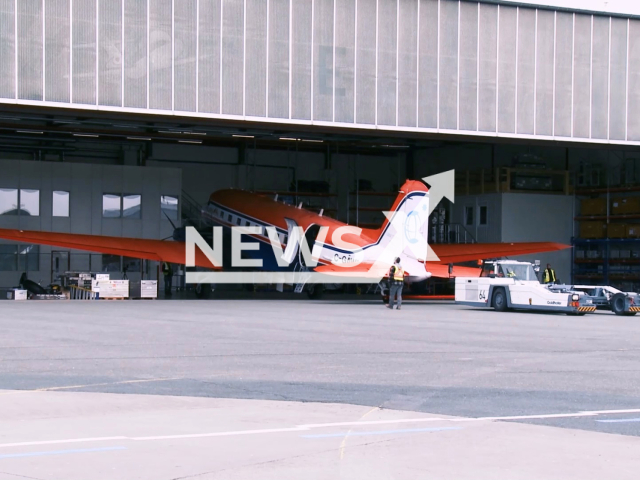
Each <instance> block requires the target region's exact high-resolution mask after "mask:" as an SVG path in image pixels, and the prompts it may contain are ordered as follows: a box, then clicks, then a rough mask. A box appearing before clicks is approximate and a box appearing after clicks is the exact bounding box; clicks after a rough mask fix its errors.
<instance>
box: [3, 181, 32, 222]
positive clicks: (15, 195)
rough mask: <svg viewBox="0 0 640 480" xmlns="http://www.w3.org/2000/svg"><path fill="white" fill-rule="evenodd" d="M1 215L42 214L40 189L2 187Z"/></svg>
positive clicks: (29, 215) (28, 215)
mask: <svg viewBox="0 0 640 480" xmlns="http://www.w3.org/2000/svg"><path fill="white" fill-rule="evenodd" d="M0 215H24V216H27V217H37V216H39V215H40V190H32V189H28V188H23V189H20V190H17V189H15V188H0Z"/></svg>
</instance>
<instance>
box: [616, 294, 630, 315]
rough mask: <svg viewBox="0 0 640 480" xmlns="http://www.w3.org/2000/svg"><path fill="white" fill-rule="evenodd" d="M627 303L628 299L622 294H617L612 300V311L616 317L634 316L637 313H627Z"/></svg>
mask: <svg viewBox="0 0 640 480" xmlns="http://www.w3.org/2000/svg"><path fill="white" fill-rule="evenodd" d="M626 303H627V297H626V296H625V295H623V294H622V293H616V294H615V295H614V296H613V298H612V299H611V310H612V311H613V313H615V314H616V315H624V316H632V315H635V314H636V312H625V310H624V308H625V305H626Z"/></svg>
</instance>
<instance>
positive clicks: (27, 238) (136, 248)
mask: <svg viewBox="0 0 640 480" xmlns="http://www.w3.org/2000/svg"><path fill="white" fill-rule="evenodd" d="M0 238H3V239H6V240H14V241H17V242H25V243H35V244H39V245H51V246H53V247H61V248H71V249H74V250H85V251H88V252H98V253H109V254H112V255H122V256H125V257H132V258H141V259H145V260H155V261H159V262H168V263H178V264H182V265H184V264H185V261H186V257H185V244H184V243H183V242H173V241H164V240H147V239H142V238H126V237H108V236H103V235H82V234H76V233H54V232H34V231H29V230H8V229H3V228H0ZM195 260H196V266H198V267H206V268H212V269H213V268H214V267H213V266H212V265H211V262H210V261H209V260H208V259H207V257H205V255H204V254H203V253H202V252H201V251H200V249H198V248H196V258H195Z"/></svg>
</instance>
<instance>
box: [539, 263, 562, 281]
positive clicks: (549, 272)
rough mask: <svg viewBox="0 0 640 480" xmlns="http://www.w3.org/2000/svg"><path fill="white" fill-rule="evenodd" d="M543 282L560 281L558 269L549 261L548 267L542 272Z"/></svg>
mask: <svg viewBox="0 0 640 480" xmlns="http://www.w3.org/2000/svg"><path fill="white" fill-rule="evenodd" d="M542 283H558V278H557V277H556V271H555V270H554V269H553V268H551V264H550V263H547V268H545V269H544V272H542Z"/></svg>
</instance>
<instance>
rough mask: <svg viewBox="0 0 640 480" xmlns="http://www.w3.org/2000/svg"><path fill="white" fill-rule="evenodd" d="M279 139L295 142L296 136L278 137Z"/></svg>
mask: <svg viewBox="0 0 640 480" xmlns="http://www.w3.org/2000/svg"><path fill="white" fill-rule="evenodd" d="M280 140H285V141H289V142H297V141H298V139H297V138H291V137H280Z"/></svg>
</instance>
